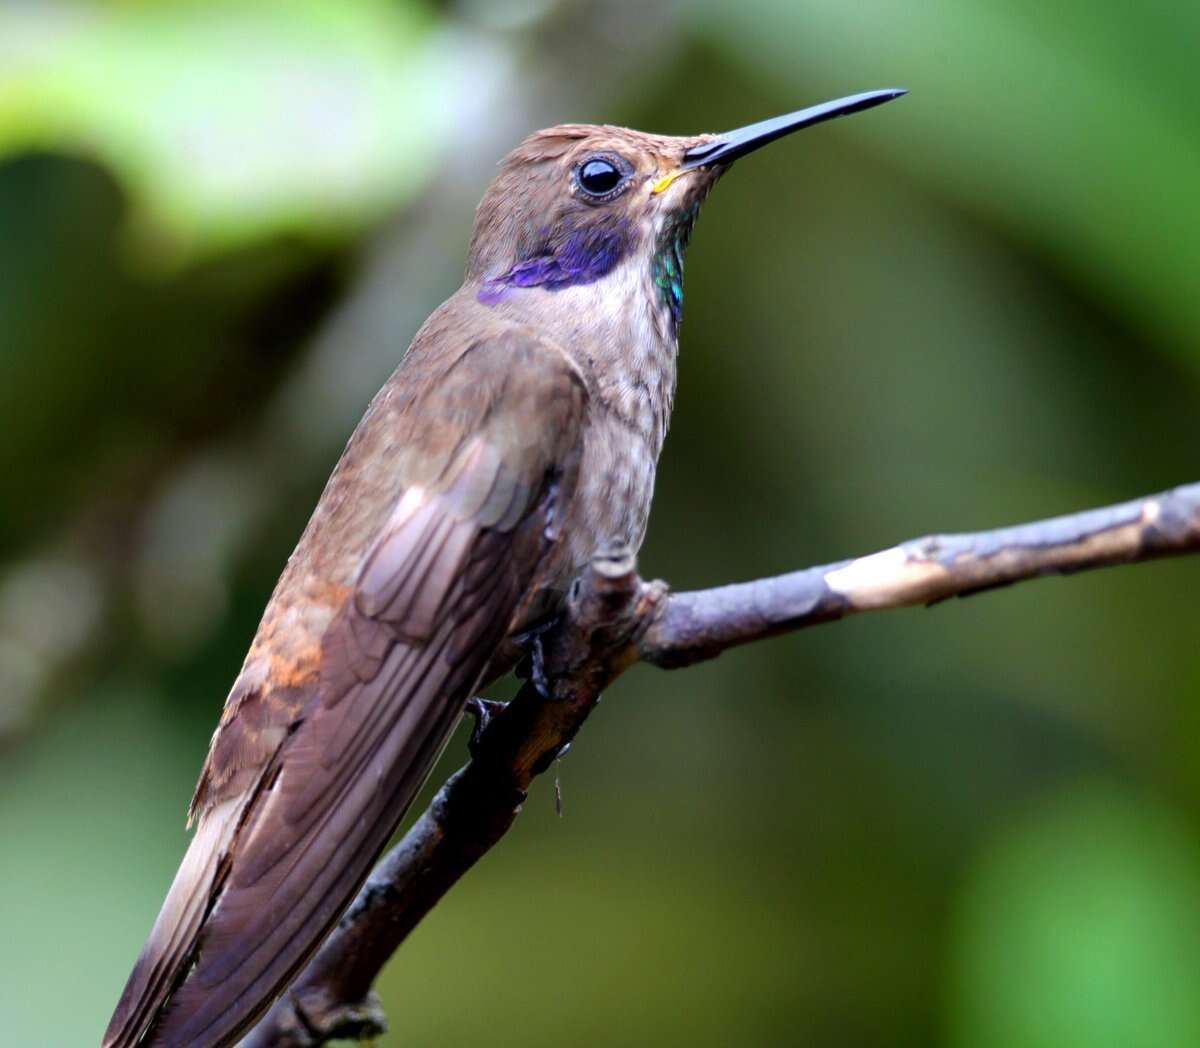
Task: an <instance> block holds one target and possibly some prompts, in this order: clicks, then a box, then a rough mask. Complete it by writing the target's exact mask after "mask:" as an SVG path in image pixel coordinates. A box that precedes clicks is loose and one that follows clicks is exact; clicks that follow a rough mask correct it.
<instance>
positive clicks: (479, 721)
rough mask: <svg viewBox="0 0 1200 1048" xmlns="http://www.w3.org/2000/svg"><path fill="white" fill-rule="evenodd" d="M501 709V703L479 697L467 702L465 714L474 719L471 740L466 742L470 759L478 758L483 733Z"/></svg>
mask: <svg viewBox="0 0 1200 1048" xmlns="http://www.w3.org/2000/svg"><path fill="white" fill-rule="evenodd" d="M502 709H504V703H503V702H493V701H492V700H491V699H485V698H483V697H481V696H479V695H476V696H474V697H473V698H470V699H468V700H467V713H469V714H470V715H471V716H472V717H474V718H475V726H474V727H473V728H472V729H471V738H470V740H469V741H468V742H467V749H468V751H469V752H470V754H471V756H472V757H477V756H479V754H478V750H479V744H480V743H481V742H482V741H483V733H484V732H485V731H486V730H487V726H488V725H489V724H491V723H492V718H493V717H494V716H496V714H497V713H499V712H500V711H501V710H502Z"/></svg>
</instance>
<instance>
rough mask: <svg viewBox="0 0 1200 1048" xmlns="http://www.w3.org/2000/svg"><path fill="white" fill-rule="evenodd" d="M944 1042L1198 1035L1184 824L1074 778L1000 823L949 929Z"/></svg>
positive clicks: (1048, 1045) (1107, 1041) (988, 1047)
mask: <svg viewBox="0 0 1200 1048" xmlns="http://www.w3.org/2000/svg"><path fill="white" fill-rule="evenodd" d="M957 964H958V969H957V972H956V983H957V988H956V998H955V1002H954V1007H953V1008H952V1011H951V1015H952V1017H953V1019H952V1021H953V1024H954V1029H953V1031H952V1033H953V1036H952V1037H951V1039H950V1040H951V1043H952V1044H956V1045H962V1046H963V1048H968V1046H969V1048H1012V1046H1016V1045H1020V1046H1021V1048H1107V1046H1111V1048H1118V1046H1119V1048H1157V1046H1160V1045H1184V1044H1200V997H1197V995H1196V992H1195V985H1194V978H1193V976H1194V973H1195V972H1196V970H1197V968H1198V967H1200V861H1198V856H1197V854H1196V850H1195V847H1194V844H1193V843H1192V841H1191V840H1190V838H1189V834H1188V832H1187V831H1186V829H1185V828H1184V827H1183V826H1181V825H1179V824H1178V823H1176V822H1175V820H1174V819H1173V818H1171V817H1170V816H1169V815H1167V814H1165V813H1163V812H1161V811H1159V810H1156V809H1155V808H1153V807H1150V806H1147V805H1142V804H1139V803H1137V802H1135V801H1134V800H1132V799H1131V798H1129V797H1128V796H1125V795H1122V794H1120V793H1117V792H1115V791H1110V790H1101V789H1095V788H1092V789H1086V790H1081V791H1079V792H1078V793H1077V794H1075V795H1073V796H1070V797H1068V798H1066V799H1064V800H1063V801H1062V802H1060V803H1059V804H1057V805H1052V806H1049V807H1047V808H1043V809H1042V810H1041V811H1039V813H1038V814H1037V815H1036V816H1035V817H1034V818H1033V819H1032V820H1030V821H1029V822H1027V823H1025V824H1023V825H1020V826H1018V827H1017V828H1015V829H1013V830H1011V831H1009V832H1008V833H1007V834H1005V835H1002V836H1001V838H1000V839H999V841H998V842H997V843H996V844H995V846H994V847H993V848H992V849H990V851H988V852H987V853H985V857H984V860H983V862H982V863H981V865H980V866H979V867H978V868H977V870H976V871H975V874H974V876H973V877H972V879H971V882H970V887H969V890H968V893H967V897H966V903H965V906H964V907H963V910H962V913H961V915H960V923H959V928H958V956H957Z"/></svg>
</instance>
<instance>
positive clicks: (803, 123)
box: [684, 87, 908, 170]
mask: <svg viewBox="0 0 1200 1048" xmlns="http://www.w3.org/2000/svg"><path fill="white" fill-rule="evenodd" d="M906 94H908V88H906V87H888V88H884V89H882V90H880V91H865V92H863V93H862V94H857V95H850V96H848V97H846V98H838V99H835V100H834V101H832V102H823V103H821V104H820V105H815V106H810V107H809V108H808V109H801V110H799V111H797V112H795V113H788V114H786V115H785V116H779V117H773V118H771V119H769V120H762V121H759V122H758V123H757V124H750V125H748V126H747V127H740V128H738V129H736V130H735V131H729V132H726V133H725V134H723V135H719V136H717V137H716V138H714V139H712V140H710V141H708V142H705V143H704V144H703V145H699V146H696V147H694V148H693V149H689V150H688V151H687V152H686V153H685V154H684V159H685V164H684V170H689V169H691V168H695V167H706V166H708V165H710V164H716V163H731V162H732V161H734V160H736V159H737V158H738V157H740V156H745V155H746V154H747V153H750V152H753V151H754V150H755V149H758V148H760V147H761V146H764V145H766V144H767V143H768V142H773V141H775V139H777V138H780V137H782V136H783V135H787V134H791V132H793V131H797V130H799V129H800V128H802V127H810V126H812V125H813V124H818V123H821V122H823V121H825V120H830V119H833V118H834V117H839V116H846V115H848V114H850V113H859V112H862V111H863V110H864V109H873V108H874V107H875V106H877V105H880V104H882V103H884V102H890V101H892V100H893V99H896V98H899V97H900V96H901V95H906Z"/></svg>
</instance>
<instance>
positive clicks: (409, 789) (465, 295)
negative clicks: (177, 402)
mask: <svg viewBox="0 0 1200 1048" xmlns="http://www.w3.org/2000/svg"><path fill="white" fill-rule="evenodd" d="M903 93H904V92H903V91H902V90H898V89H894V90H885V91H873V92H869V93H865V94H859V95H853V96H851V97H848V98H842V99H838V100H836V101H833V102H827V103H825V104H823V105H818V106H813V107H811V108H808V109H803V110H800V111H798V112H795V113H791V114H788V115H786V116H781V117H777V118H775V119H772V120H765V121H762V122H761V123H757V124H752V125H750V126H748V127H744V128H740V129H738V130H736V131H731V132H728V133H726V134H719V135H699V136H694V137H685V138H677V137H666V136H661V135H649V134H642V133H641V132H637V131H630V130H627V129H625V128H619V127H607V126H591V125H585V124H566V125H562V126H560V127H552V128H549V129H547V130H544V131H538V132H537V133H535V134H533V135H531V136H530V137H529V138H527V139H526V140H525V141H524V142H523V143H522V144H521V145H520V146H519V147H518V148H517V149H515V150H514V151H513V152H511V153H510V154H509V155H508V156H507V157H505V158H504V160H502V161H501V164H500V173H499V174H498V175H497V176H496V178H495V180H494V181H493V182H492V183H491V185H490V186H489V187H488V189H487V192H486V193H485V194H484V197H483V200H482V202H481V203H480V205H479V208H478V210H477V212H476V215H475V228H474V232H473V234H472V237H471V244H470V252H469V258H468V262H467V270H466V278H465V280H464V281H463V285H462V287H461V288H459V290H458V291H456V292H455V293H454V294H453V295H452V296H451V297H450V298H449V299H448V300H447V301H446V302H445V303H444V304H443V305H442V306H440V307H439V308H438V309H437V310H435V311H434V313H433V315H432V316H430V318H429V319H428V320H427V321H426V322H425V324H424V325H423V326H422V327H421V329H420V330H419V331H418V332H417V334H416V337H415V338H414V339H413V342H412V345H411V346H410V347H409V350H408V352H407V354H405V356H404V357H403V359H402V360H401V362H400V364H399V366H398V367H397V368H396V370H395V372H394V373H393V374H392V376H391V378H390V379H389V380H388V382H387V384H386V385H385V386H384V387H383V389H382V390H380V392H379V393H378V394H377V395H376V396H375V398H374V400H373V401H372V402H371V405H370V407H369V408H368V409H367V412H366V414H365V415H364V416H363V419H362V421H361V422H360V423H359V425H358V428H357V429H356V430H355V432H354V434H353V436H351V438H350V441H349V443H348V444H347V446H346V450H345V452H344V453H343V454H342V457H341V460H340V461H339V462H338V464H337V467H336V468H335V469H334V471H333V475H332V476H331V477H330V479H329V482H328V484H327V485H326V487H325V491H324V493H323V494H322V496H321V500H320V502H319V503H318V504H317V508H316V510H315V512H314V513H313V516H312V519H311V520H310V521H309V524H308V527H307V528H305V530H304V534H303V535H302V536H301V538H300V542H299V544H298V545H297V547H296V550H295V552H294V553H293V554H292V556H291V558H290V559H289V560H288V563H287V567H286V568H285V569H284V572H283V575H282V577H281V578H280V580H279V583H278V585H277V586H276V588H275V591H274V593H273V594H272V596H271V599H270V602H269V603H268V605H267V609H266V612H265V613H264V615H263V619H262V623H261V624H260V626H259V628H258V632H257V634H256V635H255V638H254V641H253V643H252V644H251V646H250V652H249V654H248V655H247V656H246V661H245V663H244V664H243V666H242V670H241V672H240V673H239V675H238V677H237V680H236V681H235V682H234V685H233V688H232V690H231V691H230V694H229V697H228V699H227V700H226V703H225V709H224V712H223V713H222V715H221V720H220V723H219V724H218V726H217V729H216V731H215V733H214V734H213V738H212V745H211V748H210V750H209V753H208V758H207V760H206V761H205V764H204V768H203V770H202V771H201V774H200V781H199V784H198V785H197V786H196V792H195V795H194V797H193V798H192V803H191V808H190V811H189V822H194V823H195V826H196V833H195V836H194V837H193V838H192V841H191V845H190V846H189V848H188V850H187V853H186V854H185V855H184V857H183V862H182V864H181V865H180V867H179V871H178V873H177V874H176V876H175V880H174V882H173V883H172V885H171V888H170V890H169V892H168V893H167V897H166V900H165V902H164V903H163V906H162V910H161V911H160V913H159V915H158V919H157V920H156V921H155V923H154V927H153V929H152V930H151V932H150V937H149V938H148V939H147V941H146V944H145V946H144V947H143V948H142V952H141V955H140V956H139V958H138V960H137V964H136V965H135V966H134V969H133V973H132V974H131V975H130V977H129V981H128V983H127V984H126V986H125V991H124V993H123V994H122V995H121V1000H120V1002H119V1003H118V1004H117V1008H116V1012H115V1013H114V1014H113V1017H112V1020H111V1022H110V1023H109V1026H108V1030H107V1032H106V1033H105V1035H104V1041H103V1045H104V1048H132V1046H134V1045H146V1046H157V1048H185V1046H186V1048H215V1046H224V1045H232V1044H234V1043H235V1042H236V1040H237V1039H238V1037H239V1036H240V1035H241V1034H243V1033H244V1032H246V1030H247V1029H249V1027H250V1026H251V1025H252V1024H253V1023H254V1022H255V1020H256V1019H257V1018H258V1017H259V1016H260V1015H261V1014H262V1013H263V1011H264V1010H265V1009H266V1008H267V1007H268V1006H269V1005H270V1004H271V1003H272V1001H273V1000H274V999H275V998H276V997H277V996H278V995H279V994H280V993H281V992H282V991H283V990H284V989H285V988H286V986H287V985H288V983H289V981H290V980H291V979H292V978H294V977H295V975H296V974H297V973H298V972H299V970H300V969H301V967H303V965H304V964H305V962H306V961H307V960H308V959H309V958H310V957H311V955H312V954H313V952H314V951H315V950H316V948H317V947H318V946H319V945H320V943H321V941H322V940H323V939H324V937H325V936H326V934H327V933H328V932H329V931H330V929H331V928H332V927H333V925H334V923H335V922H336V921H337V919H338V918H339V916H340V915H341V914H342V912H343V911H344V910H345V909H346V907H347V906H348V905H349V903H350V901H351V900H352V898H353V896H354V894H355V892H357V890H358V889H359V887H360V886H361V885H362V883H363V881H364V880H365V878H366V876H367V874H368V872H369V871H370V868H371V866H372V864H373V863H374V861H375V859H376V858H377V857H378V855H379V853H380V852H381V851H382V849H383V848H384V846H385V845H386V844H387V841H388V838H389V837H390V836H391V835H392V833H393V832H394V831H395V829H396V827H397V824H398V823H399V822H400V820H401V818H402V817H403V815H404V813H405V810H406V809H407V807H408V806H409V804H410V803H411V802H412V800H413V797H414V795H415V794H416V793H417V791H418V789H419V788H420V786H421V784H422V782H423V781H424V779H425V777H426V776H427V775H428V774H429V771H430V769H431V768H432V766H433V763H434V761H435V760H436V758H437V756H438V754H439V753H440V751H441V750H442V747H443V746H444V745H445V744H446V741H447V739H448V738H449V736H450V734H451V732H452V731H453V730H454V727H455V725H456V723H457V721H458V719H459V717H460V716H461V715H462V713H463V710H464V707H465V704H466V702H467V700H468V699H469V698H470V697H471V696H472V694H473V693H474V691H475V690H476V689H477V688H478V687H479V686H480V685H481V684H482V683H486V682H488V681H490V680H493V679H495V678H496V677H498V676H499V675H501V674H503V673H505V672H507V671H508V670H509V669H511V668H512V666H513V665H514V664H515V662H516V661H517V659H518V658H519V656H520V654H521V643H520V637H521V636H522V635H524V634H526V633H527V632H528V631H529V630H530V629H531V627H535V626H536V625H537V624H538V623H540V622H544V621H545V620H546V619H547V618H548V617H552V616H553V615H554V614H555V611H556V609H557V608H558V607H559V606H560V604H561V602H562V600H563V596H564V593H565V590H566V588H567V586H568V585H569V583H570V582H571V580H572V578H573V577H574V576H575V575H576V574H577V573H578V572H579V571H580V569H581V568H583V567H584V566H585V565H587V564H588V562H589V561H590V560H591V558H592V556H593V555H594V554H595V553H596V552H597V551H598V550H599V549H601V548H602V547H606V546H611V545H613V544H621V545H625V546H628V547H629V548H630V549H633V550H636V549H637V548H638V546H639V545H640V544H641V541H642V537H643V535H644V533H645V530H646V521H647V516H648V514H649V510H650V500H651V495H652V493H653V489H654V474H655V468H656V465H657V462H658V455H659V451H660V450H661V448H662V443H663V438H664V437H665V436H666V432H667V424H668V421H669V419H670V415H671V406H672V402H673V399H674V392H675V357H676V349H677V345H678V342H677V336H678V329H679V323H680V318H681V314H682V308H683V252H684V248H685V246H686V245H687V241H688V238H689V235H690V233H691V230H692V225H693V223H694V222H695V219H696V215H697V212H698V211H699V208H700V205H701V203H702V201H703V200H704V198H705V196H706V195H707V194H708V191H709V190H710V189H711V188H712V186H713V184H714V183H715V182H716V180H717V179H718V178H719V177H720V176H721V174H722V173H723V172H724V171H725V170H726V169H727V168H728V166H729V164H730V163H731V162H732V161H734V160H736V159H737V158H738V157H741V156H744V155H745V154H747V153H749V152H751V151H752V150H755V149H757V148H759V147H760V146H763V145H765V144H766V143H768V142H771V141H774V140H775V139H776V138H779V137H781V136H782V135H786V134H789V133H790V132H792V131H795V130H798V129H799V128H802V127H808V126H810V125H812V124H815V123H818V122H820V121H823V120H828V119H830V118H831V117H836V116H841V115H843V114H846V113H853V112H857V111H859V110H862V109H867V108H870V107H871V106H875V105H878V104H880V103H881V102H886V101H889V100H890V99H893V98H896V97H897V96H899V95H901V94H903Z"/></svg>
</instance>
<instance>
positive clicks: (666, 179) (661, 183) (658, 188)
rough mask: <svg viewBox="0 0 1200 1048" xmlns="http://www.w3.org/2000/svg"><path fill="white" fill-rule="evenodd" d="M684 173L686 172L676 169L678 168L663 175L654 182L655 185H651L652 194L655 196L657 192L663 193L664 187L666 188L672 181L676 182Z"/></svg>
mask: <svg viewBox="0 0 1200 1048" xmlns="http://www.w3.org/2000/svg"><path fill="white" fill-rule="evenodd" d="M682 174H684V172H683V171H682V170H679V169H676V170H674V171H672V172H671V173H670V174H666V175H663V176H662V178H660V179H659V180H658V181H657V182H655V183H654V185H652V186H651V187H650V194H651V195H652V196H653V195H655V194H658V193H661V192H662V191H663V190H664V189H666V188H667V187H668V186H670V184H671V183H672V182H674V181H675V179H677V178H678V177H679V176H680V175H682Z"/></svg>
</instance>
